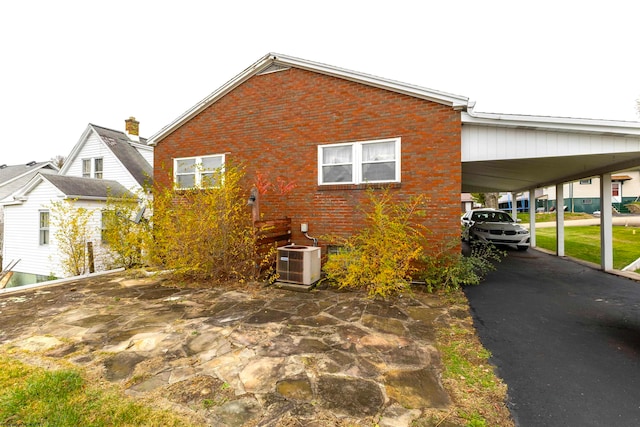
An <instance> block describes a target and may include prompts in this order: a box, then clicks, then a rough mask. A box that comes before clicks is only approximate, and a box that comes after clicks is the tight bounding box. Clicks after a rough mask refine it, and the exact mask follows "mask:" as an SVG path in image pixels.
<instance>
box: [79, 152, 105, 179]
mask: <svg viewBox="0 0 640 427" xmlns="http://www.w3.org/2000/svg"><path fill="white" fill-rule="evenodd" d="M92 164H93V169H91V166H92ZM103 172H104V161H103V159H102V157H98V158H94V159H83V160H82V177H83V178H98V179H102V176H103Z"/></svg>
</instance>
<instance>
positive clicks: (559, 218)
mask: <svg viewBox="0 0 640 427" xmlns="http://www.w3.org/2000/svg"><path fill="white" fill-rule="evenodd" d="M556 236H557V239H556V255H558V256H564V184H563V183H560V184H556Z"/></svg>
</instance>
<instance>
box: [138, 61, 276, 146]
mask: <svg viewBox="0 0 640 427" xmlns="http://www.w3.org/2000/svg"><path fill="white" fill-rule="evenodd" d="M274 60H275V57H274V56H273V55H272V54H267V55H265V56H263V57H262V58H260V59H259V60H258V61H257V62H255V63H254V64H253V65H251V66H250V67H249V68H247V69H246V70H244V71H243V72H241V73H240V74H238V75H237V76H235V77H234V78H233V79H231V80H229V81H228V82H226V83H225V84H223V85H222V86H220V88H218V89H217V90H216V91H214V92H213V93H211V94H210V95H208V96H207V97H206V98H204V99H203V100H202V101H200V102H198V103H197V104H196V105H194V106H193V107H191V108H190V109H188V110H187V111H185V112H184V113H183V114H182V115H181V116H179V117H178V118H177V119H175V120H174V121H173V122H171V123H169V124H168V125H167V126H165V127H163V128H162V129H160V131H159V132H157V133H155V134H154V135H152V136H151V137H150V138H149V139H148V140H147V145H150V146H155V145H156V144H157V143H158V142H160V141H161V140H163V139H164V138H165V137H166V136H167V135H169V134H171V133H172V132H173V131H175V130H176V129H178V128H179V127H180V126H182V125H183V124H184V123H186V122H187V121H189V120H191V119H192V118H193V117H195V116H197V115H198V114H200V113H201V112H202V111H204V110H205V109H206V108H207V107H209V106H210V105H211V104H213V103H215V102H216V101H217V100H219V99H220V98H222V97H223V96H225V95H226V94H227V93H229V92H231V91H232V90H233V89H235V88H236V87H238V86H240V85H241V84H242V83H244V82H245V81H246V80H248V79H249V78H250V77H252V76H253V75H255V74H258V73H259V72H260V71H262V70H264V69H266V68H268V67H269V66H270V65H271V63H272V62H273V61H274Z"/></svg>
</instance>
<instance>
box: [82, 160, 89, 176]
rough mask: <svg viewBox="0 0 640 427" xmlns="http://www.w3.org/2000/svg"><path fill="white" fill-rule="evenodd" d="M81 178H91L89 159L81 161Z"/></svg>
mask: <svg viewBox="0 0 640 427" xmlns="http://www.w3.org/2000/svg"><path fill="white" fill-rule="evenodd" d="M82 177H83V178H91V159H84V160H82Z"/></svg>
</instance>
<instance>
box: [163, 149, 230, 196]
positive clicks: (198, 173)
mask: <svg viewBox="0 0 640 427" xmlns="http://www.w3.org/2000/svg"><path fill="white" fill-rule="evenodd" d="M211 157H220V158H221V162H220V165H221V168H222V171H223V172H224V164H225V155H224V154H208V155H206V156H193V157H176V158H174V159H173V184H174V185H175V186H176V189H178V190H188V189H189V188H202V176H203V175H204V174H206V173H210V172H208V171H203V170H202V167H200V166H202V160H203V159H207V158H211ZM192 159H193V160H195V163H194V167H193V174H195V179H194V181H195V185H194V186H193V187H178V175H191V173H178V162H179V161H181V160H192Z"/></svg>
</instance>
